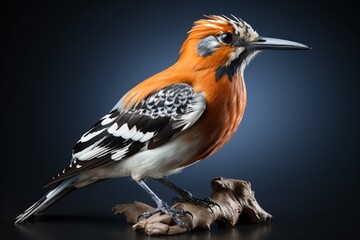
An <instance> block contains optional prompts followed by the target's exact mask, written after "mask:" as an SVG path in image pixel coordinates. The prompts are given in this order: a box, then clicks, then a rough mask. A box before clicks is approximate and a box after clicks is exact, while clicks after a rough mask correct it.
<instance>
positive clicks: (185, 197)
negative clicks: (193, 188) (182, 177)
mask: <svg viewBox="0 0 360 240" xmlns="http://www.w3.org/2000/svg"><path fill="white" fill-rule="evenodd" d="M155 180H157V181H158V182H160V183H162V184H164V185H165V186H167V187H169V188H170V189H172V190H173V191H175V192H177V193H178V194H179V195H180V197H175V198H174V199H173V202H191V203H194V204H198V205H202V206H204V207H207V208H209V209H210V210H211V211H213V210H212V207H213V206H218V207H219V208H220V206H219V205H218V204H217V203H215V202H213V201H212V200H211V199H210V198H204V199H201V198H197V197H194V196H193V195H192V194H191V193H190V192H189V191H186V190H185V189H183V188H181V187H179V186H177V185H175V184H174V183H172V182H170V181H169V180H167V179H165V178H159V179H155Z"/></svg>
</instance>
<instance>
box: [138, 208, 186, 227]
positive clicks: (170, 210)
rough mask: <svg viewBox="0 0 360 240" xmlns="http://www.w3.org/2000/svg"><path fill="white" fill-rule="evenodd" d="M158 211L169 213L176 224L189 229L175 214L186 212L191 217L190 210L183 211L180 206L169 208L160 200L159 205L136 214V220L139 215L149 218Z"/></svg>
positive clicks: (182, 214) (183, 214)
mask: <svg viewBox="0 0 360 240" xmlns="http://www.w3.org/2000/svg"><path fill="white" fill-rule="evenodd" d="M158 212H162V213H164V214H167V215H169V216H170V217H171V218H172V219H173V220H174V222H175V223H176V224H177V225H179V226H182V227H184V228H186V230H187V231H190V229H189V228H188V226H186V224H185V223H184V222H183V221H182V220H181V219H180V218H179V217H178V216H177V215H180V216H185V215H186V214H189V215H190V216H191V217H193V215H192V214H191V213H190V212H188V211H185V210H183V209H180V208H171V207H169V206H168V205H167V204H166V203H165V202H162V203H161V204H159V206H158V207H157V208H156V209H154V210H152V211H149V212H144V213H142V214H140V215H139V216H138V219H137V220H138V221H139V219H140V217H144V218H149V217H151V216H152V215H154V214H156V213H158Z"/></svg>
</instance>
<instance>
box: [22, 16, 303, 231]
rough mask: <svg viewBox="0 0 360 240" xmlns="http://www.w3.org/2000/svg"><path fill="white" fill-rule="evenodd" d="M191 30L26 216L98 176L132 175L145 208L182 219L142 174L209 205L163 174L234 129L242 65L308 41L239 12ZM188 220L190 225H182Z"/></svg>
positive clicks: (242, 96)
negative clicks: (173, 58) (267, 28)
mask: <svg viewBox="0 0 360 240" xmlns="http://www.w3.org/2000/svg"><path fill="white" fill-rule="evenodd" d="M205 17H206V19H201V20H198V21H196V22H195V23H194V26H193V27H192V29H191V30H190V31H189V32H188V37H187V39H186V40H185V42H184V43H183V45H182V47H181V49H180V57H179V59H178V61H177V62H176V63H175V64H174V65H172V66H171V67H169V68H167V69H166V70H164V71H162V72H160V73H157V74H155V75H154V76H152V77H150V78H148V79H146V80H144V81H143V82H141V83H139V84H138V85H137V86H135V87H134V88H133V89H131V90H130V91H129V92H128V93H126V94H125V95H124V96H123V97H122V98H121V99H120V100H119V102H118V103H117V104H116V105H115V107H114V108H113V109H112V110H111V111H110V113H108V114H107V115H105V116H104V117H103V118H101V119H100V120H99V121H98V122H97V123H96V124H95V125H94V126H93V127H91V128H90V130H89V131H87V132H86V133H85V134H84V135H82V137H81V138H80V140H79V141H78V142H77V143H76V145H75V147H74V149H73V151H72V158H71V162H70V165H68V166H67V167H65V168H64V170H63V171H61V172H60V173H59V174H58V175H56V176H55V177H54V178H53V179H52V180H51V181H49V182H48V183H47V184H46V186H47V187H51V190H50V191H49V192H47V193H46V194H45V195H44V196H43V197H42V198H40V199H39V200H38V201H37V202H36V203H35V204H33V205H32V206H31V207H30V208H28V209H27V210H26V211H25V212H24V213H22V214H21V215H19V216H18V217H17V218H16V223H20V222H23V221H25V220H27V219H28V218H30V217H31V216H33V215H37V214H39V213H41V212H43V211H44V210H45V209H46V208H48V207H49V206H50V205H52V204H53V203H54V202H56V201H57V200H58V199H60V198H61V197H63V196H64V195H66V194H67V193H69V192H70V191H72V190H75V189H78V188H82V187H85V186H88V185H90V184H93V183H95V182H97V181H99V180H102V179H107V178H116V177H127V176H130V177H131V178H132V179H133V180H134V181H135V182H136V183H138V185H139V186H140V187H141V188H143V189H144V190H145V191H146V192H147V193H148V194H149V195H150V196H151V197H152V199H153V200H154V201H155V203H156V205H157V208H156V209H155V210H154V211H151V212H147V213H144V214H143V216H144V217H148V216H151V215H152V214H154V213H156V212H163V213H166V214H169V215H170V216H171V217H172V219H173V220H174V221H175V222H176V223H177V224H179V225H182V226H184V223H183V222H182V221H181V219H180V218H179V214H184V211H183V210H181V209H175V208H171V207H170V206H169V205H168V204H167V203H165V202H164V201H163V200H161V199H160V198H159V197H158V196H157V195H156V194H155V193H154V192H153V191H152V190H151V189H150V188H149V187H148V186H147V185H146V183H145V182H144V180H145V179H147V178H152V179H156V180H158V181H159V182H160V183H163V184H164V185H166V186H168V187H170V188H171V189H173V190H174V191H175V192H177V193H178V194H179V199H180V200H184V201H185V200H186V201H192V202H194V203H197V204H204V205H206V206H209V205H211V204H213V202H212V201H211V200H210V199H199V198H196V197H194V196H192V194H191V193H190V192H188V191H186V190H184V189H182V188H180V187H178V186H176V185H175V184H173V183H171V182H170V181H169V180H167V179H166V176H168V175H171V174H174V173H177V172H179V171H180V170H182V169H183V168H185V167H187V166H190V165H191V164H194V163H196V162H198V161H200V160H203V159H206V158H208V157H209V156H211V155H212V154H213V153H215V152H216V151H218V150H219V149H220V148H221V147H222V146H223V145H224V144H225V143H226V142H227V141H228V140H229V139H230V138H231V136H232V135H233V134H234V133H235V131H236V129H237V128H238V126H239V124H240V121H241V119H242V117H243V114H244V110H245V105H246V88H245V82H244V77H243V73H244V69H245V66H246V65H247V64H248V63H249V61H250V60H251V59H252V58H253V57H254V56H255V55H256V53H258V52H259V51H261V50H265V49H295V50H296V49H297V50H304V49H309V47H308V46H306V45H303V44H300V43H297V42H292V41H287V40H281V39H274V38H265V37H261V36H259V34H258V33H257V32H256V31H254V30H253V28H252V27H251V26H250V25H249V24H247V23H246V22H245V21H243V20H242V19H239V18H236V17H234V16H232V18H228V17H226V16H215V15H211V16H205ZM184 227H186V226H184Z"/></svg>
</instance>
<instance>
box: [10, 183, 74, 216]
mask: <svg viewBox="0 0 360 240" xmlns="http://www.w3.org/2000/svg"><path fill="white" fill-rule="evenodd" d="M73 182H74V179H73V178H71V179H66V180H64V181H62V182H61V183H60V184H58V185H57V186H56V187H54V188H53V189H51V190H50V191H49V192H48V193H46V194H45V195H44V196H43V197H42V198H40V199H39V200H38V201H37V202H36V203H34V204H33V205H32V206H31V207H29V208H28V209H26V210H25V211H24V212H23V213H22V214H20V215H19V216H17V217H16V218H15V223H21V222H23V221H25V220H27V219H28V218H30V217H31V216H33V215H37V214H39V213H40V212H42V211H44V210H45V209H47V208H48V207H49V206H50V205H52V204H53V203H55V202H56V201H57V200H59V199H60V198H62V197H63V196H65V195H66V194H68V193H69V192H71V191H72V190H73V189H74V187H73V186H71V184H72V183H73Z"/></svg>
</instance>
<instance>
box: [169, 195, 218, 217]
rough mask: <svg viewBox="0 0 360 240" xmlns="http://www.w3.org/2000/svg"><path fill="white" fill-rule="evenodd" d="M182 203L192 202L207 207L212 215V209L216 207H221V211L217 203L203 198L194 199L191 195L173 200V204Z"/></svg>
mask: <svg viewBox="0 0 360 240" xmlns="http://www.w3.org/2000/svg"><path fill="white" fill-rule="evenodd" d="M181 202H190V203H194V204H197V205H201V206H203V207H207V208H208V209H209V210H210V211H211V212H212V213H213V212H214V211H213V209H212V207H214V206H217V207H219V209H221V207H220V205H219V204H217V203H216V202H213V201H212V200H211V199H210V198H204V199H201V198H197V197H193V196H192V195H190V194H189V195H185V196H181V197H174V198H173V203H181Z"/></svg>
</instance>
